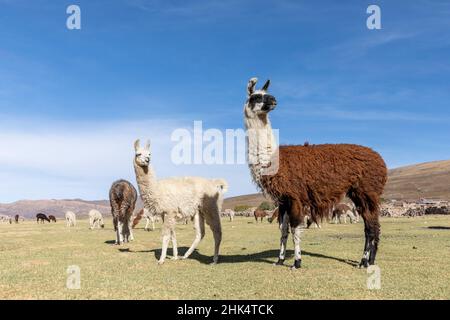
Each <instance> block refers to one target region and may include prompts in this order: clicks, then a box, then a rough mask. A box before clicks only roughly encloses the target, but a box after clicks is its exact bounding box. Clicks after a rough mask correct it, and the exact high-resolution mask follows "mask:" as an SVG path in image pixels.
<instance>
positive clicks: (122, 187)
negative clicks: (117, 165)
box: [109, 180, 137, 245]
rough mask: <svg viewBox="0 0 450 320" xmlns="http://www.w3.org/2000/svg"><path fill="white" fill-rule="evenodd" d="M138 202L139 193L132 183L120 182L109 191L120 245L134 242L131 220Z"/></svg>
mask: <svg viewBox="0 0 450 320" xmlns="http://www.w3.org/2000/svg"><path fill="white" fill-rule="evenodd" d="M136 200H137V191H136V188H135V187H134V186H133V185H132V184H131V183H130V182H128V181H126V180H118V181H116V182H114V183H113V184H112V186H111V189H110V190H109V203H110V204H111V214H112V216H113V223H114V230H115V231H116V244H118V245H120V244H122V243H123V242H129V241H130V240H134V238H133V233H132V231H131V225H130V224H131V221H130V220H131V215H132V214H133V211H134V206H135V205H136Z"/></svg>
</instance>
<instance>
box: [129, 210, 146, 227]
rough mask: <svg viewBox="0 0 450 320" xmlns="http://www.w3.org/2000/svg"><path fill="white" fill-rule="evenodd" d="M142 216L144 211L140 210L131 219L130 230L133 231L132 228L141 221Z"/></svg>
mask: <svg viewBox="0 0 450 320" xmlns="http://www.w3.org/2000/svg"><path fill="white" fill-rule="evenodd" d="M143 216H144V209H141V210H140V211H139V212H138V214H137V216H136V217H135V218H134V219H133V224H132V225H131V228H132V229H134V227H136V226H137V224H138V223H139V221H141V219H142V217H143Z"/></svg>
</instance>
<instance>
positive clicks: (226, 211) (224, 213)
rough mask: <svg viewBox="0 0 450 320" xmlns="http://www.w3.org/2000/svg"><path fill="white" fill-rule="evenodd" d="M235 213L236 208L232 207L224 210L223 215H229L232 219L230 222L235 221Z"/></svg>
mask: <svg viewBox="0 0 450 320" xmlns="http://www.w3.org/2000/svg"><path fill="white" fill-rule="evenodd" d="M235 214H236V213H235V212H234V210H231V209H225V211H224V212H223V216H224V217H228V218H229V219H230V222H233V221H234V216H235Z"/></svg>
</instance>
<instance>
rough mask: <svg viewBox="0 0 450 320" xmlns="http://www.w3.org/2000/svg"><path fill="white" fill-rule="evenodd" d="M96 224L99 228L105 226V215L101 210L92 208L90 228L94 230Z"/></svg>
mask: <svg viewBox="0 0 450 320" xmlns="http://www.w3.org/2000/svg"><path fill="white" fill-rule="evenodd" d="M95 226H97V228H98V229H100V227H101V228H104V227H105V224H104V223H103V216H102V214H101V212H100V211H98V210H95V209H92V210H90V211H89V229H91V230H94V228H95Z"/></svg>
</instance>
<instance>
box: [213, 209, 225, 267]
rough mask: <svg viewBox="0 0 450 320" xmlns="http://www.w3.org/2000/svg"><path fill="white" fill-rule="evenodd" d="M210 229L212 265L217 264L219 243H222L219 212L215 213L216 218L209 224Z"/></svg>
mask: <svg viewBox="0 0 450 320" xmlns="http://www.w3.org/2000/svg"><path fill="white" fill-rule="evenodd" d="M210 228H211V230H212V232H213V236H214V257H213V262H212V264H217V262H219V249H220V243H221V242H222V225H221V224H220V217H219V212H217V217H216V218H215V219H214V220H213V222H212V223H211V224H210Z"/></svg>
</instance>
